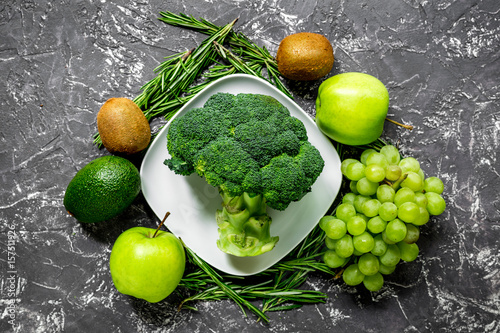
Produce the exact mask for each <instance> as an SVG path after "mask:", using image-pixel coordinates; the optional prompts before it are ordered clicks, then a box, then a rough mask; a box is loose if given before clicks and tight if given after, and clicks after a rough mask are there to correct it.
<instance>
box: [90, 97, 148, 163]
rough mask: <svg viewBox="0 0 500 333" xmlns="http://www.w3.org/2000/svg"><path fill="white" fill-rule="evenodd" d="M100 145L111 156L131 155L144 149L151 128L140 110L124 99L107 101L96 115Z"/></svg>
mask: <svg viewBox="0 0 500 333" xmlns="http://www.w3.org/2000/svg"><path fill="white" fill-rule="evenodd" d="M97 130H98V131H99V135H100V136H101V140H102V144H103V145H104V147H105V148H106V149H107V150H108V151H109V152H110V153H112V154H118V155H132V154H135V153H138V152H140V151H141V150H143V149H145V148H146V147H147V146H148V145H149V142H150V140H151V128H150V126H149V122H148V120H147V119H146V116H144V113H143V112H142V110H141V109H140V108H139V107H138V106H137V104H135V103H134V102H133V101H132V100H130V99H128V98H125V97H114V98H110V99H108V100H107V101H106V102H105V103H104V104H103V105H102V107H101V109H100V110H99V112H98V113H97Z"/></svg>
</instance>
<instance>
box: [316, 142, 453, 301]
mask: <svg viewBox="0 0 500 333" xmlns="http://www.w3.org/2000/svg"><path fill="white" fill-rule="evenodd" d="M341 171H342V174H343V175H344V176H345V177H346V178H347V179H348V180H349V181H350V184H349V185H350V190H351V192H349V193H347V194H345V195H344V197H343V198H342V202H341V204H340V205H339V206H338V207H337V208H336V210H335V215H327V216H324V217H323V218H322V219H321V220H320V222H319V225H320V227H321V229H323V231H324V232H325V233H326V241H325V243H326V246H327V248H328V250H327V251H326V252H325V254H324V255H323V260H324V262H325V263H326V264H327V265H328V266H329V267H331V268H339V267H344V266H347V267H346V268H345V270H344V271H343V273H342V278H343V280H344V282H345V283H346V284H347V285H350V286H355V285H358V284H361V283H363V284H364V286H365V287H366V289H368V290H370V291H377V290H380V288H382V286H383V284H384V277H383V275H387V274H390V273H392V272H393V271H394V270H395V268H396V265H397V264H398V263H399V262H400V261H401V260H403V261H406V262H410V261H413V260H415V259H416V258H417V256H418V253H419V248H418V245H417V244H416V242H417V240H418V238H419V236H420V226H422V225H424V224H426V223H427V222H428V221H429V218H430V216H433V215H439V214H441V213H443V211H444V210H445V208H446V203H445V201H444V199H443V197H442V193H443V190H444V185H443V182H442V181H441V179H439V178H437V177H427V178H426V177H425V175H424V172H423V171H422V169H421V168H420V163H419V162H418V161H417V160H416V159H415V158H413V157H406V158H401V155H400V153H399V150H398V149H397V148H396V147H394V146H392V145H386V146H383V147H382V148H381V149H380V151H376V150H375V149H366V150H364V151H363V152H362V153H361V157H360V159H359V160H356V159H352V158H348V159H345V160H344V161H342V164H341Z"/></svg>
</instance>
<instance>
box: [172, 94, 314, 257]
mask: <svg viewBox="0 0 500 333" xmlns="http://www.w3.org/2000/svg"><path fill="white" fill-rule="evenodd" d="M167 149H168V151H169V154H170V156H171V158H169V159H166V160H165V162H164V164H165V165H167V166H168V167H169V168H170V169H171V170H172V171H174V172H175V173H176V174H179V175H184V176H187V175H190V174H193V173H196V174H198V175H199V176H201V177H204V178H205V180H206V181H207V183H208V184H210V185H212V186H215V187H217V188H218V189H219V193H220V195H221V197H222V209H220V210H217V212H216V220H217V225H218V228H219V229H218V232H219V239H218V241H217V246H218V247H219V249H221V250H222V251H224V252H226V253H229V254H232V255H236V256H256V255H260V254H262V253H265V252H267V251H270V250H271V249H273V248H274V246H275V245H276V242H277V241H278V237H277V236H274V237H273V236H271V235H270V226H271V222H272V221H271V217H270V216H269V215H268V213H267V206H269V207H271V208H273V209H277V210H284V209H286V208H287V207H288V205H289V204H290V203H291V202H293V201H298V200H300V199H301V198H302V197H303V196H304V195H305V194H307V193H308V192H309V191H310V189H311V186H312V185H313V184H314V182H315V181H316V179H317V178H318V176H319V175H320V174H321V172H322V170H323V167H324V160H323V158H322V157H321V154H320V152H319V151H318V150H317V149H316V148H315V147H314V146H313V145H312V144H311V143H310V142H309V141H308V137H307V132H306V129H305V126H304V124H303V123H302V122H301V121H300V120H299V119H297V118H295V117H292V116H291V115H290V112H289V110H288V109H287V108H286V107H285V106H283V105H282V104H281V103H280V102H279V101H278V100H276V99H275V98H273V97H271V96H267V95H260V94H238V95H233V94H229V93H216V94H214V95H212V96H211V97H210V98H209V99H208V100H207V101H206V103H205V104H204V105H203V107H200V108H194V109H191V110H189V111H188V112H187V113H186V114H184V115H182V116H181V117H177V118H175V119H174V120H173V121H172V122H171V124H170V126H169V129H168V132H167Z"/></svg>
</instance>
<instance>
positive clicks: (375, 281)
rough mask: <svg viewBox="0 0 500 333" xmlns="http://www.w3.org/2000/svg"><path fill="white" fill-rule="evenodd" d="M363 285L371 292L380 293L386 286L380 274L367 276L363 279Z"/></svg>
mask: <svg viewBox="0 0 500 333" xmlns="http://www.w3.org/2000/svg"><path fill="white" fill-rule="evenodd" d="M363 285H364V286H365V288H366V289H368V290H369V291H373V292H374V291H379V290H380V289H382V287H383V286H384V277H383V276H382V274H380V273H379V272H377V273H375V274H373V275H367V276H365V277H364V279H363Z"/></svg>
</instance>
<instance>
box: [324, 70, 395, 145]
mask: <svg viewBox="0 0 500 333" xmlns="http://www.w3.org/2000/svg"><path fill="white" fill-rule="evenodd" d="M388 108H389V93H388V91H387V89H386V87H385V86H384V84H383V83H382V82H380V81H379V80H378V79H377V78H375V77H373V76H371V75H368V74H364V73H356V72H351V73H343V74H338V75H335V76H332V77H331V78H329V79H327V80H325V81H324V82H323V83H322V84H321V85H320V86H319V89H318V98H317V99H316V124H317V125H318V128H319V129H320V130H321V131H322V132H323V133H324V134H325V135H327V136H329V137H330V138H332V139H333V140H335V141H337V142H340V143H343V144H347V145H351V146H357V145H364V144H368V143H371V142H373V141H375V140H377V139H378V138H379V137H380V135H381V134H382V131H383V129H384V121H385V118H386V116H387V111H388Z"/></svg>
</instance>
